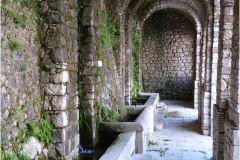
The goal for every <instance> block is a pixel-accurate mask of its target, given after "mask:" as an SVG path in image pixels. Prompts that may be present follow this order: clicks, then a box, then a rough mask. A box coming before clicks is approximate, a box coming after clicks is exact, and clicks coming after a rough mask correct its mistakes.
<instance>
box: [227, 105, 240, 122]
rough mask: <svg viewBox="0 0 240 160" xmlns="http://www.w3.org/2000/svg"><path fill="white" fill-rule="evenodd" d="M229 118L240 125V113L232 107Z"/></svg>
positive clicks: (229, 110)
mask: <svg viewBox="0 0 240 160" xmlns="http://www.w3.org/2000/svg"><path fill="white" fill-rule="evenodd" d="M228 114H229V119H230V120H232V121H233V122H234V123H235V125H237V126H240V113H238V112H236V111H234V110H233V109H232V108H228Z"/></svg>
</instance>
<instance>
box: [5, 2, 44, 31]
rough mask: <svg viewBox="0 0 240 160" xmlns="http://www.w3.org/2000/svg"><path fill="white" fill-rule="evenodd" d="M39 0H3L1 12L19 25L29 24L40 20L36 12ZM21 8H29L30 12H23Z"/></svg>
mask: <svg viewBox="0 0 240 160" xmlns="http://www.w3.org/2000/svg"><path fill="white" fill-rule="evenodd" d="M39 2H40V1H38V0H12V1H3V6H2V12H3V13H5V14H6V15H7V16H8V17H10V18H11V19H12V20H13V22H14V23H16V24H19V25H20V26H21V27H26V26H27V25H29V26H30V25H33V24H36V23H38V22H40V21H41V18H40V16H39V14H38V9H39V4H40V3H39ZM23 8H24V9H27V10H29V11H30V12H32V14H25V13H24V12H23Z"/></svg>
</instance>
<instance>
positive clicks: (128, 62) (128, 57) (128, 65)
mask: <svg viewBox="0 0 240 160" xmlns="http://www.w3.org/2000/svg"><path fill="white" fill-rule="evenodd" d="M125 23H126V24H125V50H126V51H125V102H126V103H127V104H128V105H131V94H132V92H131V90H132V81H131V79H132V71H131V70H132V47H131V44H132V38H131V25H129V24H131V23H130V22H129V21H127V20H126V22H125Z"/></svg>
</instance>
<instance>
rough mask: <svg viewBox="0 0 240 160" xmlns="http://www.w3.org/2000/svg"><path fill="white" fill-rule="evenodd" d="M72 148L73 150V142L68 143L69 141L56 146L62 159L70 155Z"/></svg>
mask: <svg viewBox="0 0 240 160" xmlns="http://www.w3.org/2000/svg"><path fill="white" fill-rule="evenodd" d="M70 148H71V141H68V140H67V141H65V142H63V143H58V144H57V146H56V150H57V151H58V153H59V154H60V155H61V156H62V157H65V156H67V155H68V154H69V153H70Z"/></svg>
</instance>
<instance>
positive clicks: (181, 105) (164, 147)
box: [147, 101, 212, 160]
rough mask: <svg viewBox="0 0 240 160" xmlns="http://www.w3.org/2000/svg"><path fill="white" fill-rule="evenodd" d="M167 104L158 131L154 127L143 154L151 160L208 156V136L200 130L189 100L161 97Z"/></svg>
mask: <svg viewBox="0 0 240 160" xmlns="http://www.w3.org/2000/svg"><path fill="white" fill-rule="evenodd" d="M162 102H164V103H166V105H167V107H168V117H166V118H165V119H164V127H163V130H162V131H155V132H154V134H153V136H152V139H151V142H152V145H150V146H149V147H148V150H147V154H150V155H152V157H153V160H211V158H212V138H211V137H209V136H203V135H202V134H201V129H200V124H199V123H198V120H197V119H198V112H197V110H194V109H193V106H192V102H187V101H162Z"/></svg>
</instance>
